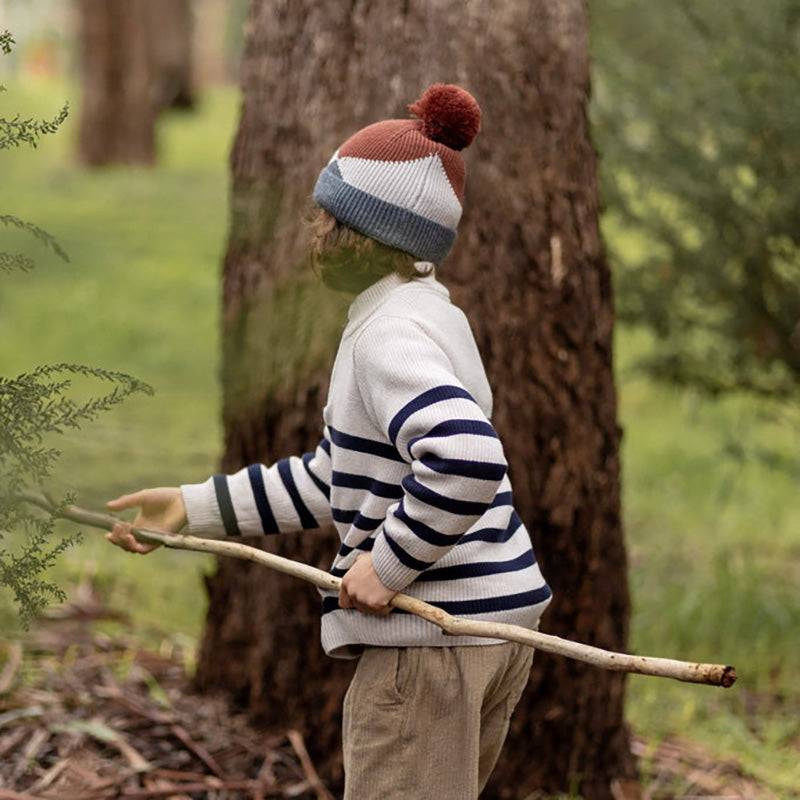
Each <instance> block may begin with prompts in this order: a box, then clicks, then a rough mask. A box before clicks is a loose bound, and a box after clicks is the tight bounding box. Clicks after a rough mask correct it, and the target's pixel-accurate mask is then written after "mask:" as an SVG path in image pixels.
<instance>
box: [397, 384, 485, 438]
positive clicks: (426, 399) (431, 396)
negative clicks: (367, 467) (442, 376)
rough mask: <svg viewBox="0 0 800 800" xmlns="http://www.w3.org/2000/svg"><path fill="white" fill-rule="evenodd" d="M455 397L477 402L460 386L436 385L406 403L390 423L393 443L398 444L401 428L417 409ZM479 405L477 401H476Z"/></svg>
mask: <svg viewBox="0 0 800 800" xmlns="http://www.w3.org/2000/svg"><path fill="white" fill-rule="evenodd" d="M454 397H463V398H464V399H465V400H470V401H471V402H473V403H474V402H475V400H474V399H473V398H472V395H471V394H470V393H469V392H468V391H467V390H466V389H462V388H461V387H460V386H435V387H434V388H433V389H428V391H426V392H423V393H422V394H421V395H419V396H418V397H415V398H414V399H413V400H412V401H411V402H409V403H406V404H405V405H404V406H403V407H402V408H401V409H400V410H399V411H398V412H397V413H396V414H395V415H394V417H393V418H392V421H391V422H390V423H389V438H390V439H391V440H392V444H393V445H395V446H397V436H398V434H399V433H400V428H402V427H403V423H404V422H405V421H406V420H407V419H408V418H409V417H410V416H411V415H412V414H416V412H417V411H420V410H422V409H423V408H427V407H428V406H432V405H433V404H434V403H439V402H441V401H442V400H452V399H453V398H454ZM476 405H477V403H476Z"/></svg>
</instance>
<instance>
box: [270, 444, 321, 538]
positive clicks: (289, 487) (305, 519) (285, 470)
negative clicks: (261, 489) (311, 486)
mask: <svg viewBox="0 0 800 800" xmlns="http://www.w3.org/2000/svg"><path fill="white" fill-rule="evenodd" d="M278 474H279V475H280V476H281V480H282V481H283V485H284V486H285V487H286V491H287V492H289V497H290V498H291V500H292V505H293V506H294V510H295V511H296V512H297V516H298V517H300V525H301V526H302V527H303V529H304V530H308V529H309V528H319V523H318V522H317V520H316V519H315V518H314V515H313V514H312V513H311V512H310V511H309V510H308V506H307V505H306V504H305V503H304V502H303V498H302V497H301V496H300V492H298V491H297V484H296V483H295V482H294V475H292V465H291V462H290V460H289V459H288V458H282V459H281V460H280V461H278Z"/></svg>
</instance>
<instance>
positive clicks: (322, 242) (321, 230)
mask: <svg viewBox="0 0 800 800" xmlns="http://www.w3.org/2000/svg"><path fill="white" fill-rule="evenodd" d="M309 225H310V229H311V265H312V268H313V270H314V272H315V273H316V274H317V275H319V276H320V278H321V279H322V280H323V282H324V283H326V284H327V285H329V286H330V287H331V288H333V289H340V290H344V291H361V290H362V289H365V288H367V286H370V285H371V284H372V283H374V282H375V281H377V280H379V279H380V278H383V277H384V276H386V275H389V274H390V273H392V272H394V273H396V274H397V275H399V276H400V277H401V278H404V279H406V280H412V279H413V278H421V277H424V276H425V275H427V274H428V271H426V270H424V269H420V268H419V267H418V266H417V263H418V262H417V259H416V258H415V257H414V256H412V255H411V254H410V253H405V252H403V251H402V250H397V249H395V248H393V247H388V246H387V245H385V244H381V242H379V241H377V240H375V239H372V238H370V237H369V236H364V235H363V234H361V233H359V232H358V231H355V230H353V229H352V228H349V227H348V226H347V225H344V224H342V223H341V222H339V220H337V219H336V218H335V217H334V216H333V215H332V214H330V212H328V211H326V210H325V209H324V208H319V207H317V210H316V212H315V214H314V216H313V217H312V219H311V220H310V223H309Z"/></svg>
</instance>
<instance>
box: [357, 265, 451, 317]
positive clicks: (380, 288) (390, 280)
mask: <svg viewBox="0 0 800 800" xmlns="http://www.w3.org/2000/svg"><path fill="white" fill-rule="evenodd" d="M411 284H416V285H418V286H424V287H425V288H426V289H428V290H432V291H435V292H437V293H438V294H442V295H444V296H445V297H448V298H449V296H450V293H449V292H448V291H447V289H446V288H445V287H444V286H443V285H442V284H441V283H439V281H437V280H436V273H435V270H434V268H433V265H430V271H429V272H427V273H426V275H425V277H423V278H412V279H411V280H407V279H406V278H403V277H401V276H400V275H398V274H397V273H396V272H390V273H389V274H388V275H385V276H384V277H383V278H381V279H380V280H379V281H376V282H375V283H373V284H372V286H370V287H368V288H367V289H364V291H363V292H361V293H360V294H358V295H356V298H355V300H353V302H352V303H351V304H350V308H349V309H348V311H347V320H348V326H356V325H358V324H359V323H361V322H362V321H363V320H365V319H366V318H367V317H368V316H369V315H370V314H371V313H372V312H373V311H375V309H377V308H378V306H380V305H381V304H382V303H383V302H384V301H385V300H386V299H387V298H388V297H389V295H390V294H392V292H394V291H395V290H396V289H399V288H400V287H403V286H410V285H411Z"/></svg>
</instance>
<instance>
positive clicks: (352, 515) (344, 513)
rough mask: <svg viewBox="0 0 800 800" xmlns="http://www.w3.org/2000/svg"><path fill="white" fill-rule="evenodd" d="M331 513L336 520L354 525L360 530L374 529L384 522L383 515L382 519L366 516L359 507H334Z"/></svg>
mask: <svg viewBox="0 0 800 800" xmlns="http://www.w3.org/2000/svg"><path fill="white" fill-rule="evenodd" d="M331 515H332V517H333V521H334V522H342V523H344V524H345V525H352V526H353V527H354V528H358V530H360V531H374V530H375V529H376V528H379V527H380V526H381V525H382V524H383V517H381V518H380V519H376V518H374V517H365V516H363V514H362V513H361V512H360V511H359V510H358V509H355V510H348V509H344V508H333V509H331Z"/></svg>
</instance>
